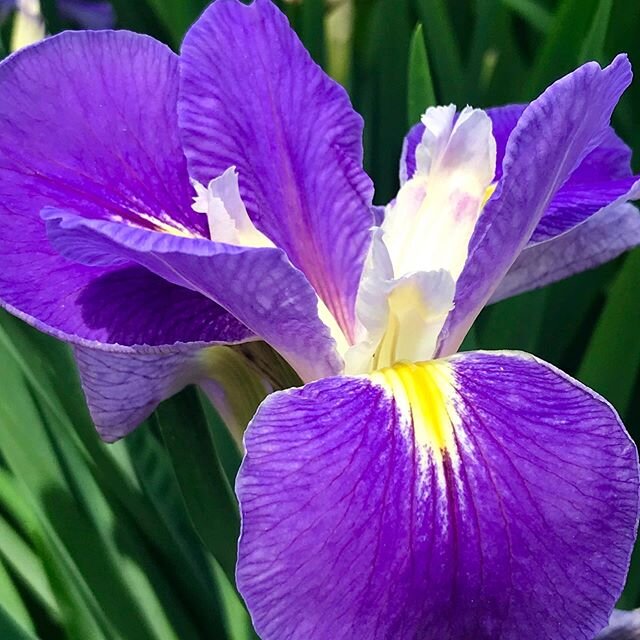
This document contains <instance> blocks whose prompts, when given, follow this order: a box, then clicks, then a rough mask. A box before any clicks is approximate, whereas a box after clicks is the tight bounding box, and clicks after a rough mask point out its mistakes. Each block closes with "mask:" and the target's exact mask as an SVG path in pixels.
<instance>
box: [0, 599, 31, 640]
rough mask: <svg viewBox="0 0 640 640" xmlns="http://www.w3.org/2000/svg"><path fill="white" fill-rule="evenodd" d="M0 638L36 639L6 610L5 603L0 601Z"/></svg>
mask: <svg viewBox="0 0 640 640" xmlns="http://www.w3.org/2000/svg"><path fill="white" fill-rule="evenodd" d="M0 638H2V640H37V638H36V636H35V635H33V634H32V633H30V631H29V630H27V629H25V628H24V627H23V626H22V625H21V624H20V622H19V620H16V619H15V618H14V617H13V616H12V615H11V614H10V613H9V612H8V610H7V608H6V603H5V602H2V601H0Z"/></svg>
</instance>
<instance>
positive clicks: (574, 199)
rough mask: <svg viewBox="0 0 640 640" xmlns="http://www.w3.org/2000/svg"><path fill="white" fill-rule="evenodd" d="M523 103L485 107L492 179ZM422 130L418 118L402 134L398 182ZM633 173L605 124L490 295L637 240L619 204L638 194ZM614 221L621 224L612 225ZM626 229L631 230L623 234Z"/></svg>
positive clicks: (588, 263) (560, 274)
mask: <svg viewBox="0 0 640 640" xmlns="http://www.w3.org/2000/svg"><path fill="white" fill-rule="evenodd" d="M526 106H527V105H523V104H512V105H506V106H504V107H495V108H493V109H488V110H487V115H488V116H489V117H490V118H491V121H492V123H493V135H494V138H495V140H496V146H497V164H496V175H495V180H496V181H498V180H499V179H500V178H501V177H502V162H503V160H504V156H505V152H506V148H507V142H508V140H509V137H510V135H511V134H512V132H513V130H514V128H515V126H516V124H517V123H518V120H519V119H520V117H521V116H522V113H523V112H524V110H525V108H526ZM423 132H424V125H423V124H422V123H420V124H417V125H416V126H414V127H413V128H412V129H411V130H410V131H409V133H408V135H407V137H406V139H405V146H404V151H403V158H402V162H401V168H400V173H401V176H402V178H403V183H404V182H405V181H406V180H408V179H409V178H411V177H412V176H413V175H414V174H415V171H416V149H417V147H418V145H419V143H420V140H421V139H422V135H423ZM637 178H638V177H637V176H633V174H632V171H631V150H630V149H629V147H628V146H627V145H626V144H625V143H624V142H623V141H622V140H621V139H620V138H619V137H618V136H617V135H616V133H615V132H614V131H613V129H612V128H611V127H609V129H608V130H607V133H606V134H605V136H604V138H603V140H602V142H601V143H600V144H599V145H598V146H597V147H596V148H595V149H594V150H593V151H592V152H591V153H589V154H588V155H587V156H586V158H585V159H584V160H583V161H582V162H581V163H580V165H579V166H578V167H577V168H576V169H575V171H573V173H572V174H571V175H570V177H569V178H568V180H567V181H566V182H565V184H564V185H562V187H561V188H560V189H559V190H558V192H557V193H556V194H555V196H554V197H553V199H552V200H551V203H550V204H549V207H548V208H547V210H546V211H545V214H544V215H543V216H542V218H541V220H540V222H539V224H538V226H537V227H536V229H535V231H534V232H533V236H532V238H531V239H530V240H529V242H528V245H527V248H526V249H525V250H524V253H523V254H522V255H521V256H520V257H519V258H518V259H517V260H516V262H515V264H514V265H513V266H512V267H511V269H510V271H509V272H508V273H507V275H506V276H505V279H504V280H503V281H502V282H501V283H500V286H499V287H498V290H497V291H496V292H495V293H494V294H493V296H492V298H491V301H492V302H495V301H496V300H501V299H503V298H506V297H509V296H511V295H515V294H517V293H520V292H522V291H527V290H529V289H531V288H535V287H540V286H543V285H545V284H548V283H549V282H553V281H555V280H560V279H561V278H564V277H567V276H569V275H571V274H573V273H577V272H579V271H582V270H584V269H586V268H590V267H595V266H597V265H599V264H601V263H603V262H606V261H608V260H611V259H612V258H615V257H616V256H617V255H619V254H620V253H623V252H624V251H627V250H628V249H630V248H632V247H634V246H636V245H637V244H638V243H639V242H640V240H639V239H638V235H637V232H634V231H633V230H634V229H635V220H634V216H633V215H632V213H631V209H629V208H625V207H621V206H619V205H620V204H621V203H624V202H626V201H628V200H630V199H636V198H637V197H638V185H637V184H636V182H637ZM605 209H606V211H607V212H608V213H607V214H605V213H604V210H605ZM596 215H597V219H596V220H593V221H592V222H589V224H588V225H587V226H585V227H583V228H580V229H579V230H578V225H580V224H582V223H584V222H586V221H587V220H589V219H590V218H591V217H592V216H596ZM618 224H621V226H620V227H619V228H616V225H618ZM572 229H573V230H575V232H574V233H572V234H571V235H568V236H566V237H565V236H564V234H566V233H568V232H569V231H571V230H572ZM626 231H631V233H630V234H629V235H627V236H626V239H625V236H624V232H626ZM556 238H557V245H547V244H545V245H543V246H540V248H539V249H537V250H533V249H532V247H534V246H536V245H538V244H541V243H543V242H545V241H547V240H552V239H556ZM538 256H540V260H538ZM529 274H530V275H529ZM528 281H530V284H528Z"/></svg>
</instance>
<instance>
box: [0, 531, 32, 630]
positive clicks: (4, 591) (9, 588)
mask: <svg viewBox="0 0 640 640" xmlns="http://www.w3.org/2000/svg"><path fill="white" fill-rule="evenodd" d="M1 522H2V521H1V520H0V523H1ZM0 540H2V544H1V545H0V547H2V546H4V537H3V535H2V532H0ZM0 607H2V609H3V611H4V613H5V614H7V615H9V616H10V617H11V619H12V620H13V621H14V623H15V625H16V626H17V627H18V628H19V629H20V630H22V631H24V632H25V633H35V628H34V626H33V621H32V620H31V617H30V616H29V612H28V610H27V607H26V606H25V604H24V602H23V601H22V598H21V596H20V593H19V592H18V589H17V588H16V585H15V584H14V582H13V580H12V578H11V576H10V575H9V572H8V571H7V568H6V566H5V564H4V563H3V562H2V561H1V560H0ZM1 631H2V622H1V621H0V632H1ZM0 637H4V636H0Z"/></svg>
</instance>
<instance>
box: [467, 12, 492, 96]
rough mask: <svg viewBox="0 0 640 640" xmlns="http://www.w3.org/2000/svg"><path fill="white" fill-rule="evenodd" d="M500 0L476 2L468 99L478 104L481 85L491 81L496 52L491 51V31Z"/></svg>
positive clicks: (468, 74)
mask: <svg viewBox="0 0 640 640" xmlns="http://www.w3.org/2000/svg"><path fill="white" fill-rule="evenodd" d="M499 8H500V0H483V2H478V3H476V19H475V24H474V27H473V37H472V39H471V49H470V52H469V64H468V65H467V67H468V68H467V76H466V87H467V97H466V101H467V103H470V104H477V101H478V99H479V95H480V89H481V85H483V84H484V85H486V84H488V83H489V80H490V75H491V72H492V66H493V65H494V64H495V61H494V58H495V52H491V51H489V49H490V47H489V43H490V37H491V33H492V32H493V31H494V30H495V28H496V16H497V14H498V9H499Z"/></svg>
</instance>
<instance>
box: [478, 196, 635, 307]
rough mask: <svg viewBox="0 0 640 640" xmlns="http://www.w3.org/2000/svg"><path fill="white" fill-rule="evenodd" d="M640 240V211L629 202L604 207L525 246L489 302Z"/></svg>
mask: <svg viewBox="0 0 640 640" xmlns="http://www.w3.org/2000/svg"><path fill="white" fill-rule="evenodd" d="M639 244H640V213H638V210H637V209H636V208H635V206H634V205H632V204H623V205H618V206H614V207H606V208H605V209H602V211H600V212H599V213H596V214H595V215H593V216H591V218H589V219H588V220H586V221H585V222H583V223H582V224H580V225H578V226H577V227H575V228H574V229H572V230H571V231H569V232H567V233H565V234H563V235H561V236H559V237H558V238H555V239H553V240H549V241H548V242H542V243H540V244H535V245H532V246H529V247H527V248H526V249H525V250H524V251H523V252H522V253H521V254H520V255H519V256H518V258H517V260H516V261H515V262H514V264H513V265H512V266H511V268H510V269H509V271H508V272H507V275H506V276H505V277H504V278H503V280H502V281H501V282H500V285H499V287H498V288H497V289H496V290H495V291H494V293H493V295H492V296H491V300H490V302H498V301H500V300H504V299H505V298H510V297H511V296H515V295H518V294H519V293H523V292H525V291H530V290H531V289H538V288H540V287H544V286H545V285H547V284H551V283H552V282H557V281H558V280H562V279H563V278H568V277H569V276H571V275H574V274H576V273H580V272H581V271H586V270H587V269H593V268H594V267H597V266H598V265H601V264H603V263H605V262H608V261H609V260H613V259H614V258H617V257H618V256H619V255H620V254H622V253H624V252H625V251H628V250H629V249H632V248H633V247H635V246H637V245H639Z"/></svg>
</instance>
